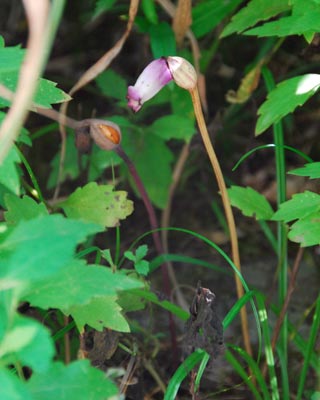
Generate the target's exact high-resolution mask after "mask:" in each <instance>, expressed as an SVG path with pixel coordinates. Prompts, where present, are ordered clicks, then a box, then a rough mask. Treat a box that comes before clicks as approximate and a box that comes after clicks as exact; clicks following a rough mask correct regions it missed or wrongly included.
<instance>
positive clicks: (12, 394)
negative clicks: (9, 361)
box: [0, 369, 34, 400]
mask: <svg viewBox="0 0 320 400" xmlns="http://www.w3.org/2000/svg"><path fill="white" fill-rule="evenodd" d="M0 399H1V400H34V398H33V397H32V396H31V394H30V392H29V390H28V388H27V387H26V385H25V384H24V383H23V382H22V381H21V380H20V379H19V378H18V377H17V376H16V375H14V374H13V373H12V371H9V370H5V369H0Z"/></svg>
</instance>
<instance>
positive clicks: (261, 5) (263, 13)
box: [221, 0, 290, 37]
mask: <svg viewBox="0 0 320 400" xmlns="http://www.w3.org/2000/svg"><path fill="white" fill-rule="evenodd" d="M289 9H290V6H289V1H288V0H251V1H250V2H248V4H247V5H246V6H245V7H243V8H241V9H240V10H239V11H238V13H237V14H235V15H234V16H233V17H232V19H231V22H230V23H229V24H228V25H227V26H226V27H225V28H224V30H223V31H222V33H221V37H226V36H228V35H231V34H232V33H235V32H237V33H241V32H243V31H245V30H246V29H248V28H250V27H252V26H253V25H255V24H257V23H258V22H260V21H264V20H267V19H269V18H272V17H274V16H276V15H278V14H280V13H282V12H284V11H287V10H289Z"/></svg>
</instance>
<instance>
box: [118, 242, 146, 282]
mask: <svg viewBox="0 0 320 400" xmlns="http://www.w3.org/2000/svg"><path fill="white" fill-rule="evenodd" d="M147 253H148V246H147V245H145V244H143V245H141V246H139V247H138V248H137V250H136V253H135V254H134V253H133V252H132V251H125V253H124V255H125V257H126V258H127V259H128V260H130V261H132V262H133V265H134V269H135V270H136V271H137V272H138V274H140V275H143V276H147V275H148V274H149V261H147V260H144V258H145V256H146V255H147Z"/></svg>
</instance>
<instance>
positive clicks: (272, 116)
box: [256, 74, 320, 135]
mask: <svg viewBox="0 0 320 400" xmlns="http://www.w3.org/2000/svg"><path fill="white" fill-rule="evenodd" d="M319 87H320V75H319V74H307V75H301V76H296V77H294V78H291V79H287V80H285V81H283V82H281V83H279V84H278V85H277V86H276V88H275V89H274V90H272V91H271V92H270V93H269V94H268V97H267V100H266V101H265V102H264V103H263V104H262V106H261V107H260V108H259V110H258V114H259V119H258V122H257V126H256V135H259V134H260V133H262V132H264V131H265V130H266V129H268V128H269V127H270V126H271V125H272V124H274V123H276V122H278V121H280V119H281V118H283V117H284V116H286V115H287V114H289V113H291V112H293V111H294V110H295V109H296V108H297V107H298V106H302V105H303V104H304V103H305V102H306V101H307V100H308V99H309V98H310V97H311V96H313V95H314V94H315V93H316V91H317V90H318V89H319Z"/></svg>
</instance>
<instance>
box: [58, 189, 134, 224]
mask: <svg viewBox="0 0 320 400" xmlns="http://www.w3.org/2000/svg"><path fill="white" fill-rule="evenodd" d="M59 206H60V207H61V208H62V209H63V210H64V212H65V213H66V215H67V216H68V217H69V218H73V219H83V220H86V221H90V222H94V223H97V224H100V225H102V226H106V227H114V226H116V225H117V224H118V223H119V220H120V219H125V218H126V217H127V216H128V215H130V214H131V213H132V211H133V203H132V201H131V200H127V192H124V191H115V192H114V191H113V186H112V185H100V186H99V185H98V184H97V183H96V182H90V183H88V184H87V185H86V186H84V187H82V188H78V189H76V191H75V192H74V193H72V194H71V195H70V196H69V198H68V199H67V200H66V201H63V202H62V203H60V204H59Z"/></svg>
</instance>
